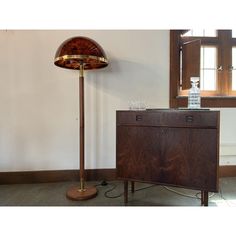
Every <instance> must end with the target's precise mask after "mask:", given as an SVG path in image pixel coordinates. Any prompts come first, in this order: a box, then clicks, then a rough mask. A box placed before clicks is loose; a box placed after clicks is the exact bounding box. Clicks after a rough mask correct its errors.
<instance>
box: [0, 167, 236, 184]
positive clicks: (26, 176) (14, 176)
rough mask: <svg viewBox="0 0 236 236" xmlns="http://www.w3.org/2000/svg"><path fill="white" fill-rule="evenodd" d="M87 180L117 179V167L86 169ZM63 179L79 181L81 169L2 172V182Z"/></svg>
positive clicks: (227, 171)
mask: <svg viewBox="0 0 236 236" xmlns="http://www.w3.org/2000/svg"><path fill="white" fill-rule="evenodd" d="M219 176H220V177H236V165H233V166H220V168H219ZM85 179H86V180H87V181H99V180H107V181H111V180H115V179H116V169H115V168H114V169H89V170H85ZM63 181H79V170H45V171H16V172H0V184H32V183H50V182H63Z"/></svg>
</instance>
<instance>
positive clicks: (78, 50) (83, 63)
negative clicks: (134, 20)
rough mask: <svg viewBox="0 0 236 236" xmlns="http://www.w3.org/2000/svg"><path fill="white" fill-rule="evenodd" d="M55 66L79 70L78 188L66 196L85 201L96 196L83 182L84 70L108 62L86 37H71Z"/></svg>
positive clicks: (56, 57) (97, 47)
mask: <svg viewBox="0 0 236 236" xmlns="http://www.w3.org/2000/svg"><path fill="white" fill-rule="evenodd" d="M54 64H55V65H56V66H59V67H62V68H66V69H72V70H80V73H79V111H80V156H79V157H80V171H79V175H80V186H79V187H76V186H75V187H71V188H70V189H69V190H68V191H67V194H66V196H67V197H68V198H69V199H71V200H86V199H90V198H93V197H95V196H96V195H97V189H96V188H95V187H94V186H86V185H85V180H84V176H85V173H84V171H85V170H84V120H85V119H84V74H83V71H84V70H92V69H99V68H103V67H106V66H107V65H108V60H107V57H106V54H105V52H104V51H103V49H102V47H101V46H100V45H99V44H98V43H97V42H95V41H94V40H92V39H90V38H87V37H73V38H70V39H67V40H66V41H64V42H63V43H62V44H61V45H60V47H59V48H58V49H57V52H56V55H55V58H54Z"/></svg>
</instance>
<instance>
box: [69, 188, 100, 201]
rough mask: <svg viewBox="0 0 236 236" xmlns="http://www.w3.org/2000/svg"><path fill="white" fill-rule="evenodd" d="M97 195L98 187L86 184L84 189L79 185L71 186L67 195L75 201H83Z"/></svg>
mask: <svg viewBox="0 0 236 236" xmlns="http://www.w3.org/2000/svg"><path fill="white" fill-rule="evenodd" d="M96 195H97V189H96V188H95V187H94V186H86V187H85V188H84V189H83V190H81V189H80V188H79V187H76V186H75V187H71V188H70V189H69V190H68V191H67V193H66V196H67V198H69V199H70V200H73V201H81V200H87V199H90V198H93V197H95V196H96Z"/></svg>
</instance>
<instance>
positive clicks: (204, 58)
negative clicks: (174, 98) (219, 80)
mask: <svg viewBox="0 0 236 236" xmlns="http://www.w3.org/2000/svg"><path fill="white" fill-rule="evenodd" d="M216 58H217V57H216V47H206V46H203V47H201V75H200V89H201V90H216V75H217V73H216Z"/></svg>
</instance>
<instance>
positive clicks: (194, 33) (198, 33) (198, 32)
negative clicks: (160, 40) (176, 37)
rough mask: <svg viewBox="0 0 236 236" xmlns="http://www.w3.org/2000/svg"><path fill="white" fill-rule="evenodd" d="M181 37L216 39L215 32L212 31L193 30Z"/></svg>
mask: <svg viewBox="0 0 236 236" xmlns="http://www.w3.org/2000/svg"><path fill="white" fill-rule="evenodd" d="M183 36H199V37H216V36H217V35H216V30H212V29H193V30H189V31H188V32H187V33H185V34H183Z"/></svg>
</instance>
